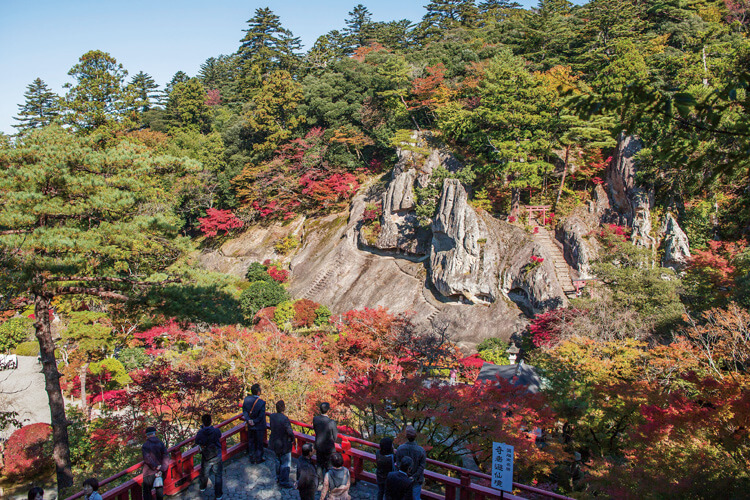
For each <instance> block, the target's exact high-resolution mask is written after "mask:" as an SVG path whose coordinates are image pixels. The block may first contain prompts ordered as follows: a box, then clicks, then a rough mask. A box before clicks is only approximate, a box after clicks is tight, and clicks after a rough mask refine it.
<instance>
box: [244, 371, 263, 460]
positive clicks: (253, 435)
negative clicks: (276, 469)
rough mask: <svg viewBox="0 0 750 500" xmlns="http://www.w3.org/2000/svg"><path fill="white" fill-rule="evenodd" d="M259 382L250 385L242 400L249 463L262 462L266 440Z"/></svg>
mask: <svg viewBox="0 0 750 500" xmlns="http://www.w3.org/2000/svg"><path fill="white" fill-rule="evenodd" d="M260 393H261V390H260V384H253V385H252V387H250V394H251V395H250V396H247V397H246V398H245V400H244V401H243V402H242V419H243V420H244V421H245V425H246V426H247V430H248V438H249V439H248V453H249V455H250V463H251V464H259V463H262V462H263V442H264V441H265V440H266V439H265V438H266V402H265V401H263V400H262V399H260Z"/></svg>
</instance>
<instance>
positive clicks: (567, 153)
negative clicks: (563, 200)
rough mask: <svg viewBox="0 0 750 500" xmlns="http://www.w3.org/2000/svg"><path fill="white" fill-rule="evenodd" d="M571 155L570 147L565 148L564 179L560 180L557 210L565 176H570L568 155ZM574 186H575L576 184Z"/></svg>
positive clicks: (556, 201)
mask: <svg viewBox="0 0 750 500" xmlns="http://www.w3.org/2000/svg"><path fill="white" fill-rule="evenodd" d="M569 154H570V146H568V147H566V148H565V167H564V168H563V174H562V179H560V189H558V190H557V199H556V200H555V209H557V204H558V203H560V195H561V194H562V190H563V186H564V185H565V176H566V175H567V174H568V155H569ZM573 184H575V182H574V183H573Z"/></svg>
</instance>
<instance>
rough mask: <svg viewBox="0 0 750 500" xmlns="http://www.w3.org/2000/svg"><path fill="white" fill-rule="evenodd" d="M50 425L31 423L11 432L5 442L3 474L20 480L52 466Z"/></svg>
mask: <svg viewBox="0 0 750 500" xmlns="http://www.w3.org/2000/svg"><path fill="white" fill-rule="evenodd" d="M51 435H52V426H50V425H49V424H42V423H38V424H31V425H26V426H24V427H21V428H20V429H18V430H16V431H15V432H14V433H13V434H11V436H10V438H8V441H7V443H6V444H5V452H4V453H3V457H4V459H5V465H4V467H3V475H4V476H6V477H8V478H11V479H13V480H17V481H21V480H23V479H27V478H32V477H34V476H36V475H38V474H39V473H40V472H43V471H45V470H47V469H48V468H50V467H52V465H53V462H52V456H51V442H50V438H51Z"/></svg>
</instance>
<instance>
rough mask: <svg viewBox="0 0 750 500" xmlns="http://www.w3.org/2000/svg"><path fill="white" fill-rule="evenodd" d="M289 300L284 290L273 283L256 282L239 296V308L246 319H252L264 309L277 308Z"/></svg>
mask: <svg viewBox="0 0 750 500" xmlns="http://www.w3.org/2000/svg"><path fill="white" fill-rule="evenodd" d="M288 299H289V293H287V291H286V289H285V288H284V287H283V286H282V285H281V284H280V283H276V282H275V281H256V282H254V283H251V284H250V286H249V287H247V289H246V290H245V291H243V292H242V295H240V307H241V308H242V312H243V313H244V314H245V317H246V318H247V319H252V317H253V316H255V314H256V313H257V312H258V311H260V310H261V309H263V308H264V307H271V306H277V305H279V304H280V303H282V302H284V301H285V300H288Z"/></svg>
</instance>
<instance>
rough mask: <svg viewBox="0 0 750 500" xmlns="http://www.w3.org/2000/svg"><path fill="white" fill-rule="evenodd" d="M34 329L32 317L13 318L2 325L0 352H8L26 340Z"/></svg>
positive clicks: (0, 329)
mask: <svg viewBox="0 0 750 500" xmlns="http://www.w3.org/2000/svg"><path fill="white" fill-rule="evenodd" d="M33 331H34V320H32V319H31V318H23V317H21V318H11V319H9V320H8V321H6V322H5V323H3V324H2V325H0V352H8V351H10V350H11V349H13V348H15V347H16V346H17V345H18V344H20V343H21V342H23V341H24V340H26V339H27V338H28V337H29V335H31V333H32V332H33Z"/></svg>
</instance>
